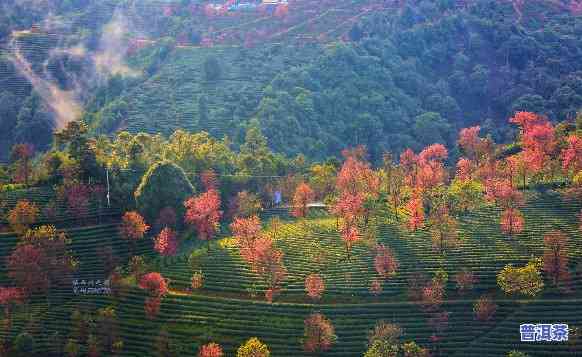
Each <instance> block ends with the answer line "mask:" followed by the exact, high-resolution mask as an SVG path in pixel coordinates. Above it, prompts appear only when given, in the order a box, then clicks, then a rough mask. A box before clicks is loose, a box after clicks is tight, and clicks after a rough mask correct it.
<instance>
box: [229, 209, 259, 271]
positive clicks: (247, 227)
mask: <svg viewBox="0 0 582 357" xmlns="http://www.w3.org/2000/svg"><path fill="white" fill-rule="evenodd" d="M230 230H231V231H232V234H233V236H234V237H235V238H236V240H237V245H238V248H239V252H240V255H241V257H242V258H243V259H244V260H245V261H246V262H247V263H251V264H252V263H253V262H254V261H255V260H256V252H255V241H256V240H257V239H258V238H259V236H260V232H261V221H260V220H259V217H257V216H253V217H250V218H235V219H234V221H233V222H232V223H231V224H230Z"/></svg>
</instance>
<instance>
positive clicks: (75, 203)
mask: <svg viewBox="0 0 582 357" xmlns="http://www.w3.org/2000/svg"><path fill="white" fill-rule="evenodd" d="M65 195H66V201H67V210H68V211H69V213H70V214H72V215H73V216H74V217H76V218H77V219H80V218H82V217H86V216H87V214H88V211H89V200H90V197H91V188H90V187H89V186H87V185H85V184H83V183H79V182H75V183H70V184H68V185H67V186H65Z"/></svg>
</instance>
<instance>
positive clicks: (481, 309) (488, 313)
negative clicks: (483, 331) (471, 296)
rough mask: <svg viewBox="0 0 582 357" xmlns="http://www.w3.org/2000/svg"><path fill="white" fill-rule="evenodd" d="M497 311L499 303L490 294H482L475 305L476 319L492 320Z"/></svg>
mask: <svg viewBox="0 0 582 357" xmlns="http://www.w3.org/2000/svg"><path fill="white" fill-rule="evenodd" d="M496 311H497V305H496V304H495V303H494V302H493V299H492V298H491V296H489V295H482V296H481V297H479V299H478V300H477V301H475V304H474V305H473V313H474V315H475V319H476V320H479V321H483V322H485V321H490V320H491V318H492V317H493V315H495V312H496Z"/></svg>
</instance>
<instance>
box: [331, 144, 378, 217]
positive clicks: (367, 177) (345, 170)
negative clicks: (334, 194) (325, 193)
mask: <svg viewBox="0 0 582 357" xmlns="http://www.w3.org/2000/svg"><path fill="white" fill-rule="evenodd" d="M342 155H343V156H344V157H345V161H344V163H343V165H342V167H341V169H340V171H339V172H338V175H337V179H336V188H337V191H338V192H339V194H340V196H343V195H345V194H349V195H352V196H360V197H361V198H362V201H363V204H362V207H361V211H360V212H358V215H361V217H362V218H363V219H364V221H365V222H366V223H367V222H368V219H369V216H370V214H371V213H372V211H373V207H374V206H375V204H374V203H375V202H376V201H377V200H378V197H379V192H380V177H379V176H378V174H377V173H376V172H374V170H373V169H372V168H371V167H370V164H369V163H368V162H367V161H366V160H365V156H366V149H365V148H364V147H363V146H358V147H356V148H354V149H346V150H343V151H342ZM364 203H365V204H364ZM344 218H345V217H344Z"/></svg>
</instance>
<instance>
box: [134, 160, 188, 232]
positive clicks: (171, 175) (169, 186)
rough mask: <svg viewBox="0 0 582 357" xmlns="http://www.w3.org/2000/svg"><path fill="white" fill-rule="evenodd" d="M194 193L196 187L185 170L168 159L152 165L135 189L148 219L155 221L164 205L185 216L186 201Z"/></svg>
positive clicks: (137, 201)
mask: <svg viewBox="0 0 582 357" xmlns="http://www.w3.org/2000/svg"><path fill="white" fill-rule="evenodd" d="M193 194H194V187H193V186H192V184H191V183H190V181H189V180H188V178H187V177H186V174H185V173H184V170H182V169H181V168H180V167H179V166H177V165H176V164H173V163H171V162H168V161H164V162H158V163H155V164H154V165H152V167H150V169H149V170H148V171H147V172H146V173H145V175H144V176H143V178H142V180H141V183H140V184H139V186H138V188H137V190H136V191H135V201H136V204H137V208H138V210H139V211H140V213H141V214H142V215H143V216H144V217H145V219H146V221H147V222H149V223H150V224H151V223H154V222H155V220H156V219H157V217H158V214H159V213H160V211H161V210H162V209H163V208H164V207H172V208H173V209H175V210H176V214H177V217H183V216H184V201H185V200H186V199H187V198H188V197H190V196H192V195H193Z"/></svg>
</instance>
